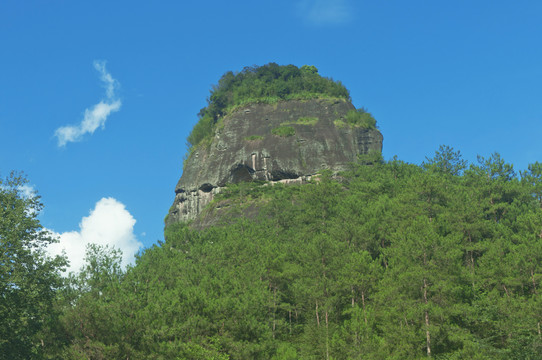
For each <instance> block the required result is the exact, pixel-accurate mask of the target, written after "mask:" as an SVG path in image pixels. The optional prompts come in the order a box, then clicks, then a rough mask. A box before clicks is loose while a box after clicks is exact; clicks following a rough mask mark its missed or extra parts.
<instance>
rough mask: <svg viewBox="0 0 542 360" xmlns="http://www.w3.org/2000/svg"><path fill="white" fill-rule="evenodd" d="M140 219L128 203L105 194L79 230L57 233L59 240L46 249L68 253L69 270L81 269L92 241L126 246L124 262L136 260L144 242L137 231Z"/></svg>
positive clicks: (112, 245)
mask: <svg viewBox="0 0 542 360" xmlns="http://www.w3.org/2000/svg"><path fill="white" fill-rule="evenodd" d="M135 223H136V220H135V219H134V217H133V216H132V214H130V213H129V212H128V210H126V207H125V206H124V204H122V203H121V202H119V201H118V200H116V199H113V198H102V199H101V200H100V201H98V202H97V203H96V205H95V207H94V209H93V210H91V211H90V214H89V215H88V216H85V217H83V218H82V219H81V222H80V224H79V231H68V232H64V233H56V232H54V231H51V230H49V231H50V232H51V233H52V235H53V236H54V237H55V238H57V239H58V240H59V242H57V243H53V244H50V245H49V246H48V248H47V249H46V250H47V252H48V253H49V255H51V256H55V255H62V254H65V255H66V256H67V257H68V260H69V261H70V266H69V268H68V269H67V271H68V272H77V271H79V270H80V269H81V267H82V266H83V264H84V258H85V250H86V248H87V245H88V244H97V245H100V246H109V247H112V248H116V249H120V250H122V265H123V266H126V265H127V264H130V263H133V262H134V255H135V254H136V253H137V251H138V250H139V249H140V248H141V246H142V244H141V243H140V242H139V241H138V240H137V237H136V235H135V234H134V225H135Z"/></svg>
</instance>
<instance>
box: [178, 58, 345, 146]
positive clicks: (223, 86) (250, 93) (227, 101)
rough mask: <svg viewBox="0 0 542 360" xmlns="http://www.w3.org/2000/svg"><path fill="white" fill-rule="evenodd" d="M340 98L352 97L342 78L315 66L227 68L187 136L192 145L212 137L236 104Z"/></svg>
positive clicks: (189, 144) (270, 64)
mask: <svg viewBox="0 0 542 360" xmlns="http://www.w3.org/2000/svg"><path fill="white" fill-rule="evenodd" d="M314 98H340V99H347V100H350V94H349V92H348V90H347V89H346V88H345V87H344V86H343V85H342V84H341V82H340V81H334V80H333V79H330V78H326V77H322V76H320V75H319V74H318V69H317V68H316V67H315V66H312V65H311V66H309V65H303V66H302V67H301V68H298V67H297V66H295V65H278V64H276V63H269V64H267V65H263V66H251V67H245V68H244V69H243V71H241V72H239V73H233V72H231V71H228V72H227V73H225V74H224V75H222V77H221V78H220V80H219V81H218V84H217V85H215V86H213V88H212V90H211V95H210V96H209V98H208V99H207V103H208V104H207V106H206V107H204V108H203V109H201V110H200V112H199V114H198V116H199V121H198V123H197V124H196V125H195V126H194V128H193V129H192V132H191V133H190V135H189V136H188V139H187V141H188V146H189V147H190V148H193V147H194V146H196V145H198V144H199V143H200V142H201V141H202V140H203V139H205V138H207V137H209V136H211V135H212V134H213V130H214V127H215V124H216V123H217V121H218V119H219V118H220V117H221V116H223V115H225V114H226V113H227V112H228V110H230V109H231V108H233V107H236V106H239V105H244V104H247V103H254V102H258V103H273V102H276V101H278V100H290V99H314Z"/></svg>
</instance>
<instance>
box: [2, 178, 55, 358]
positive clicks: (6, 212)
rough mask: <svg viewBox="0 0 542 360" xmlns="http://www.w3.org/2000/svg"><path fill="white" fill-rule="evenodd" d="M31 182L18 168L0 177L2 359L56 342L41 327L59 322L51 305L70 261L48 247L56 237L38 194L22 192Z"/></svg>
mask: <svg viewBox="0 0 542 360" xmlns="http://www.w3.org/2000/svg"><path fill="white" fill-rule="evenodd" d="M26 183H27V181H26V179H25V178H24V177H22V176H20V175H17V174H15V173H11V175H10V176H9V177H7V178H6V179H0V324H1V326H0V359H10V360H12V359H35V358H36V359H37V358H42V357H43V354H44V351H45V350H46V349H48V348H49V347H51V346H52V344H50V343H49V342H48V341H47V340H48V339H47V338H45V337H44V336H45V334H44V333H42V331H43V330H44V329H45V328H46V327H47V326H48V324H50V323H52V322H55V321H56V316H57V315H58V313H57V312H56V311H55V309H54V308H53V305H52V304H53V299H54V297H55V293H56V290H57V289H58V288H59V287H60V286H61V285H62V281H61V278H60V270H62V269H63V268H64V267H65V265H66V260H65V259H64V258H61V257H56V258H54V259H52V258H50V257H48V256H46V254H45V252H44V247H45V246H47V245H48V244H50V243H52V242H55V240H54V239H53V238H52V237H51V236H50V234H49V233H48V232H47V231H45V230H44V229H43V228H42V226H41V224H40V223H39V221H38V219H37V215H38V213H39V211H40V210H41V209H42V204H41V203H40V198H39V196H37V195H36V194H35V193H34V194H30V195H26V194H24V193H23V189H24V186H25V185H26ZM44 339H45V340H44Z"/></svg>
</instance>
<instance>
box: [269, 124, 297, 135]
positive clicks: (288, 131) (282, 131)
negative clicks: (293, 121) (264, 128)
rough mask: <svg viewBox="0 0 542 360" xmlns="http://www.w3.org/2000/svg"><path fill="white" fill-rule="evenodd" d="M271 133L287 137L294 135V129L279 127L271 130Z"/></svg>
mask: <svg viewBox="0 0 542 360" xmlns="http://www.w3.org/2000/svg"><path fill="white" fill-rule="evenodd" d="M271 133H272V134H273V135H276V136H280V137H288V136H294V135H295V129H294V128H293V127H291V126H279V127H277V128H274V129H273V130H271Z"/></svg>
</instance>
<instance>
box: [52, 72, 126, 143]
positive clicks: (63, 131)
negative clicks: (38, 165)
mask: <svg viewBox="0 0 542 360" xmlns="http://www.w3.org/2000/svg"><path fill="white" fill-rule="evenodd" d="M94 68H95V69H96V70H97V71H98V72H99V73H100V80H101V81H102V83H103V85H104V87H105V99H103V100H101V101H100V102H99V103H98V104H96V105H94V106H93V107H92V108H89V109H86V110H85V115H84V117H83V120H82V121H81V123H80V124H78V125H68V126H62V127H59V128H58V129H56V131H55V136H56V137H57V139H58V146H59V147H62V146H66V144H67V143H69V142H76V141H80V140H81V139H82V138H83V136H84V135H85V134H88V133H90V134H93V133H94V131H96V129H97V128H98V127H101V128H102V129H103V128H104V127H105V122H106V121H107V118H108V117H109V115H110V114H111V113H113V112H115V111H119V109H120V107H121V105H122V103H121V101H120V99H118V98H117V96H116V95H115V89H116V88H117V87H118V86H119V83H118V81H117V80H115V79H113V77H112V76H111V74H110V73H108V72H107V70H106V68H105V61H94Z"/></svg>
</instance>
